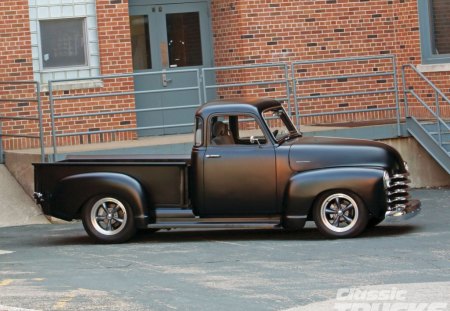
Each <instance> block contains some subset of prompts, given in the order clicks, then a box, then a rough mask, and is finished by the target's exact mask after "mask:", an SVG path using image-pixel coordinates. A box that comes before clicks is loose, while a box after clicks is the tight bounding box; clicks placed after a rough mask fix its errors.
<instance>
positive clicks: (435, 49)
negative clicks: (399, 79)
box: [418, 0, 450, 64]
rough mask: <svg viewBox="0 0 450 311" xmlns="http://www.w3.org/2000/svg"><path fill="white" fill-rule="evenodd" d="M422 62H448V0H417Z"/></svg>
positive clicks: (449, 56)
mask: <svg viewBox="0 0 450 311" xmlns="http://www.w3.org/2000/svg"><path fill="white" fill-rule="evenodd" d="M418 9H419V19H420V39H421V48H422V63H424V64H439V63H450V37H449V36H448V34H449V33H450V1H448V0H418Z"/></svg>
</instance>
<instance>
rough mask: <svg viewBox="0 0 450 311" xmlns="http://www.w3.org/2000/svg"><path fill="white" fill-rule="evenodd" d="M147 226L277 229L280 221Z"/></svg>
mask: <svg viewBox="0 0 450 311" xmlns="http://www.w3.org/2000/svg"><path fill="white" fill-rule="evenodd" d="M147 228H149V229H150V228H151V229H171V228H205V229H220V228H223V229H227V228H240V229H276V228H280V222H279V221H274V222H260V223H258V222H194V221H193V222H189V221H184V222H181V221H180V222H159V223H155V224H150V225H148V226H147Z"/></svg>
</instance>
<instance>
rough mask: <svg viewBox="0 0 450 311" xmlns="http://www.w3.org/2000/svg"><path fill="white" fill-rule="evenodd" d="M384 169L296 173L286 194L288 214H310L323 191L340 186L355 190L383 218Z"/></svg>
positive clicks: (370, 209) (384, 207)
mask: <svg viewBox="0 0 450 311" xmlns="http://www.w3.org/2000/svg"><path fill="white" fill-rule="evenodd" d="M383 173H384V171H383V170H382V169H374V168H345V167H344V168H328V169H321V170H313V171H307V172H301V173H298V174H295V175H293V176H292V177H291V178H290V180H289V183H288V186H287V188H286V193H285V200H284V201H285V204H284V206H285V215H287V216H290V215H292V216H308V215H310V211H311V208H312V207H313V204H314V200H315V199H316V198H317V196H318V195H319V194H321V193H323V192H324V191H328V190H334V189H340V190H347V191H351V192H354V193H355V194H357V195H358V196H359V197H360V198H361V199H362V200H363V202H364V204H365V206H366V207H367V209H368V210H369V212H370V213H371V214H372V215H374V216H376V217H384V213H385V212H386V194H385V190H384V183H383Z"/></svg>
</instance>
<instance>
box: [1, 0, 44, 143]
mask: <svg viewBox="0 0 450 311" xmlns="http://www.w3.org/2000/svg"><path fill="white" fill-rule="evenodd" d="M28 21H29V15H28V0H5V1H0V40H1V44H0V81H1V82H5V81H23V80H25V81H26V80H32V79H33V69H32V63H31V61H32V60H31V39H30V30H29V22H28ZM35 95H36V94H35V92H34V85H33V84H19V85H17V84H3V83H2V84H0V99H2V101H1V102H0V115H1V116H4V117H15V116H18V115H22V116H25V117H35V116H37V109H36V104H35V103H34V102H32V101H28V100H26V99H30V98H34V97H35ZM7 99H9V100H11V101H6V100H7ZM0 122H2V124H3V134H25V135H37V134H38V131H37V127H36V124H37V123H36V122H35V121H25V120H22V121H15V120H11V119H3V120H0ZM6 140H7V141H9V143H8V144H7V145H6V144H5V146H6V147H20V146H21V144H22V143H23V142H21V141H22V140H21V139H6ZM27 143H31V144H32V143H33V142H32V140H27Z"/></svg>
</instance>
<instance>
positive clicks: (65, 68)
mask: <svg viewBox="0 0 450 311" xmlns="http://www.w3.org/2000/svg"><path fill="white" fill-rule="evenodd" d="M73 19H78V20H82V29H83V39H84V47H85V48H84V59H85V60H86V63H85V64H84V65H69V66H60V67H47V68H44V59H43V58H44V54H43V53H42V48H43V45H42V33H41V22H48V21H61V20H73ZM37 23H38V25H37V35H38V38H37V39H38V49H39V67H40V68H39V71H40V72H41V73H46V72H61V71H68V70H71V69H74V70H83V69H91V66H90V55H91V54H90V50H89V38H88V36H89V34H88V29H87V17H86V16H84V17H81V16H73V17H62V18H61V17H57V18H46V19H38V20H37Z"/></svg>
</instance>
